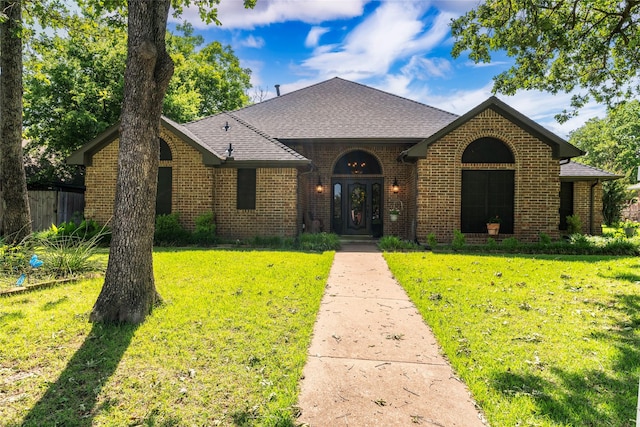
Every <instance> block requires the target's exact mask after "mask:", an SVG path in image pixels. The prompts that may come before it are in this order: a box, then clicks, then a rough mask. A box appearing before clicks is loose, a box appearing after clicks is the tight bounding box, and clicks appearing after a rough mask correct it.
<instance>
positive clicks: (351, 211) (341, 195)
mask: <svg viewBox="0 0 640 427" xmlns="http://www.w3.org/2000/svg"><path fill="white" fill-rule="evenodd" d="M332 199H333V206H332V212H333V215H332V222H331V227H332V230H333V232H335V233H337V234H350V235H379V234H380V233H381V231H382V216H381V215H380V213H381V209H382V179H380V178H376V179H371V178H369V179H367V178H360V177H359V178H342V179H340V178H336V179H334V180H333V185H332Z"/></svg>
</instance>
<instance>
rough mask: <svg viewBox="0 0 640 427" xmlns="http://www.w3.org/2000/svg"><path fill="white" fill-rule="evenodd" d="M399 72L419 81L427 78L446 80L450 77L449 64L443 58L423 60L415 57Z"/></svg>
mask: <svg viewBox="0 0 640 427" xmlns="http://www.w3.org/2000/svg"><path fill="white" fill-rule="evenodd" d="M401 71H402V73H403V74H406V75H408V76H412V77H414V78H417V79H420V80H426V78H428V77H441V78H446V77H447V76H450V75H451V62H450V61H449V60H447V59H445V58H423V57H421V56H418V55H415V56H412V57H411V59H410V60H409V62H408V63H407V65H405V66H404V67H402V70H401Z"/></svg>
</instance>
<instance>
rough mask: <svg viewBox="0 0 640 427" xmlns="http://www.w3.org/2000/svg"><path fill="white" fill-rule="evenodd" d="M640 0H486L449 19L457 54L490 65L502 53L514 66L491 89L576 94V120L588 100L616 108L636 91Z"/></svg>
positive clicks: (639, 90) (639, 61) (638, 87)
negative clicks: (591, 99)
mask: <svg viewBox="0 0 640 427" xmlns="http://www.w3.org/2000/svg"><path fill="white" fill-rule="evenodd" d="M639 21H640V1H638V0H622V1H618V0H589V1H584V0H555V1H553V0H543V1H535V2H534V1H531V0H486V1H484V2H482V3H481V4H480V5H479V6H478V7H477V8H476V9H473V10H471V11H469V12H467V13H466V14H465V15H463V16H461V17H460V18H458V19H456V20H454V21H453V22H452V27H451V29H452V34H453V36H454V38H455V40H456V41H455V44H454V47H453V50H452V54H453V56H454V57H458V56H459V55H461V54H462V53H463V52H467V51H468V54H469V58H470V59H472V60H473V61H475V62H476V63H478V62H490V61H491V52H495V51H503V52H506V54H507V55H508V56H510V57H513V58H514V59H515V64H514V65H513V66H512V67H511V68H510V69H509V70H507V71H505V72H503V73H501V74H499V75H497V76H496V77H495V78H494V82H495V84H494V88H493V90H494V92H499V93H504V94H508V95H512V94H514V93H515V92H516V91H517V90H518V89H537V90H542V91H547V92H551V93H558V92H567V93H569V92H573V91H576V94H575V95H574V96H573V97H572V103H571V105H572V107H574V110H573V111H571V112H566V111H565V113H564V114H562V115H560V116H558V117H557V118H558V119H559V120H566V119H567V118H568V117H570V116H571V115H575V114H576V111H577V109H579V108H580V107H582V106H584V105H585V104H586V102H588V101H589V100H590V98H593V99H595V100H596V101H597V102H603V103H607V104H608V105H610V106H613V105H616V104H617V103H618V102H619V101H621V100H624V99H630V98H633V97H634V95H638V94H640V81H639V79H638V77H639V76H638V72H639V64H640V25H639V24H640V22H639Z"/></svg>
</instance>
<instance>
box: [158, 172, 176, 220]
mask: <svg viewBox="0 0 640 427" xmlns="http://www.w3.org/2000/svg"><path fill="white" fill-rule="evenodd" d="M172 185H173V172H172V170H171V168H166V167H161V168H158V190H157V193H156V215H168V214H170V213H171V186H172Z"/></svg>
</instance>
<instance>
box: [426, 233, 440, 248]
mask: <svg viewBox="0 0 640 427" xmlns="http://www.w3.org/2000/svg"><path fill="white" fill-rule="evenodd" d="M427 244H428V245H429V246H430V247H432V248H435V247H436V246H438V240H436V234H435V233H429V234H428V235H427Z"/></svg>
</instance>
